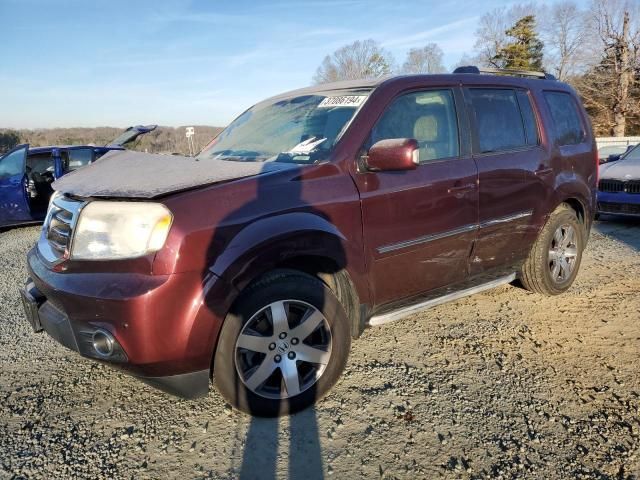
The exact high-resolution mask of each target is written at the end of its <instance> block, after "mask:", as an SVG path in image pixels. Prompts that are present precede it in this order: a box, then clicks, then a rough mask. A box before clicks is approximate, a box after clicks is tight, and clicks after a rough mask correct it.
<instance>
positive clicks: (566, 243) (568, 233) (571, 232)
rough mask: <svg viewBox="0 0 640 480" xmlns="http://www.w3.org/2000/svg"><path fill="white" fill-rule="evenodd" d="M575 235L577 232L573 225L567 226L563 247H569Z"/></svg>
mask: <svg viewBox="0 0 640 480" xmlns="http://www.w3.org/2000/svg"><path fill="white" fill-rule="evenodd" d="M574 236H575V232H574V230H573V227H567V229H566V230H565V232H564V236H563V237H562V243H561V246H562V248H567V247H568V246H569V245H571V244H572V243H573V237H574Z"/></svg>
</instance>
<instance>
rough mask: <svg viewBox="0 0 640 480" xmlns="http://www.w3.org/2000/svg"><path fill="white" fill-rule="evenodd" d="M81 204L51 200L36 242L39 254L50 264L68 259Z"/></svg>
mask: <svg viewBox="0 0 640 480" xmlns="http://www.w3.org/2000/svg"><path fill="white" fill-rule="evenodd" d="M82 205H83V202H80V201H77V200H74V199H72V198H68V197H64V196H58V197H56V198H54V199H53V201H52V202H51V206H50V207H49V211H48V212H47V218H46V220H45V223H44V225H43V227H42V237H41V239H40V241H39V242H38V248H39V250H40V253H41V254H42V255H43V256H44V257H45V259H46V260H48V261H49V262H51V263H55V262H58V261H60V260H63V259H65V258H69V252H70V248H71V241H72V239H73V228H74V226H75V224H76V222H77V221H78V215H79V213H80V208H81V207H82Z"/></svg>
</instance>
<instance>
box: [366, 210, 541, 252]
mask: <svg viewBox="0 0 640 480" xmlns="http://www.w3.org/2000/svg"><path fill="white" fill-rule="evenodd" d="M531 215H533V210H526V211H524V212H519V213H515V214H512V215H507V216H504V217H498V218H492V219H491V220H486V221H484V222H482V223H480V224H479V225H478V224H475V223H474V224H468V225H463V226H461V227H458V228H454V229H453V230H447V231H445V232H440V233H433V234H430V235H423V236H421V237H417V238H412V239H410V240H403V241H402V242H398V243H392V244H389V245H383V246H382V247H378V248H377V249H376V250H377V251H378V253H379V254H385V253H389V252H394V251H396V250H401V249H403V248H408V247H414V246H416V245H421V244H423V243H429V242H433V241H436V240H441V239H443V238H448V237H453V236H455V235H460V234H462V233H468V232H472V231H474V230H478V229H480V228H487V227H492V226H494V225H499V224H501V223H507V222H513V221H515V220H520V219H522V218H527V217H530V216H531Z"/></svg>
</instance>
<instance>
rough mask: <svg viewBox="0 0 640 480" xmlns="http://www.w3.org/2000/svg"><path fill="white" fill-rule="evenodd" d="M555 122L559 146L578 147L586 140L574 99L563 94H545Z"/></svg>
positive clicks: (554, 128) (554, 129) (555, 132)
mask: <svg viewBox="0 0 640 480" xmlns="http://www.w3.org/2000/svg"><path fill="white" fill-rule="evenodd" d="M544 99H545V101H546V102H547V105H548V107H549V111H550V112H551V120H552V121H553V133H554V136H555V138H556V142H557V143H558V145H577V144H578V143H582V141H583V140H584V138H585V134H584V128H583V127H582V122H581V121H580V114H579V113H578V106H577V105H576V102H575V101H574V100H573V97H572V96H571V95H569V94H568V93H563V92H544Z"/></svg>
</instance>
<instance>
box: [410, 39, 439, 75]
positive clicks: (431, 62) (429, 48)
mask: <svg viewBox="0 0 640 480" xmlns="http://www.w3.org/2000/svg"><path fill="white" fill-rule="evenodd" d="M443 56H444V53H443V52H442V49H441V48H440V47H439V46H438V44H437V43H428V44H426V45H425V46H424V47H422V48H412V49H411V50H409V52H408V53H407V59H406V60H405V62H404V64H403V65H402V72H403V73H443V72H444V71H445V68H444V64H443V63H442V57H443Z"/></svg>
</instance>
